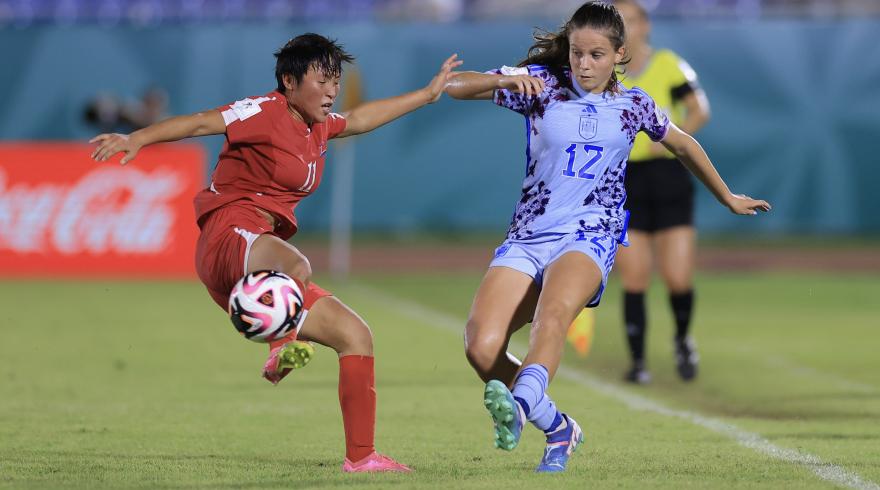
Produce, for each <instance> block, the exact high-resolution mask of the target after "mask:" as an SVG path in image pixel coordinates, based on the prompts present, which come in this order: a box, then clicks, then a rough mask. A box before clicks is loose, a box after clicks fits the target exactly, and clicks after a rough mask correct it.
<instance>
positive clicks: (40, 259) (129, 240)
mask: <svg viewBox="0 0 880 490" xmlns="http://www.w3.org/2000/svg"><path fill="white" fill-rule="evenodd" d="M92 150H93V146H91V145H87V144H78V143H45V142H26V143H2V144H0V277H76V278H87V277H113V278H183V277H187V278H188V277H194V276H195V266H194V264H193V257H194V254H195V242H196V238H197V236H198V227H197V226H196V224H195V215H194V212H193V207H192V198H193V196H194V195H195V194H196V192H198V191H199V189H201V188H202V187H203V186H204V178H205V157H204V151H203V150H202V148H201V146H198V145H192V144H168V145H159V146H152V147H147V148H144V149H142V150H141V151H140V152H139V153H138V155H137V158H136V159H135V160H134V161H133V162H130V163H129V164H128V165H126V166H124V167H123V166H121V165H119V160H120V157H119V156H117V157H115V158H114V159H113V160H112V161H109V162H103V163H97V162H95V161H93V160H92V159H91V158H90V156H91V152H92Z"/></svg>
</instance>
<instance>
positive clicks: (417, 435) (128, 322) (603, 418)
mask: <svg viewBox="0 0 880 490" xmlns="http://www.w3.org/2000/svg"><path fill="white" fill-rule="evenodd" d="M319 279H320V278H319ZM478 281H479V275H477V274H409V275H403V274H400V275H362V276H358V277H356V278H355V279H354V280H353V281H352V282H349V283H346V284H334V283H332V282H321V284H322V285H325V286H326V287H328V288H330V289H332V290H333V291H334V292H335V293H336V294H337V295H338V296H340V297H341V298H342V299H343V300H344V301H345V302H346V303H348V304H349V305H351V306H352V307H353V308H354V309H355V310H356V311H358V312H359V313H360V314H361V315H362V316H363V317H364V318H365V319H366V320H367V321H368V323H370V325H371V327H372V329H373V331H374V334H375V346H376V356H377V388H378V394H379V407H378V411H379V415H378V424H377V446H378V448H379V450H380V451H383V452H385V453H387V454H389V455H391V456H393V457H395V458H397V459H399V460H400V461H402V462H405V463H407V464H410V465H411V466H413V467H414V469H415V472H414V473H413V474H410V475H344V474H342V473H341V471H340V465H341V463H342V456H343V452H344V445H343V437H342V424H341V417H340V413H339V408H338V402H337V388H336V377H337V362H336V359H335V355H334V353H333V352H332V351H330V350H328V349H325V348H319V349H318V351H317V355H316V358H315V359H314V360H313V362H312V363H311V364H310V365H309V366H308V367H306V368H305V369H303V370H302V371H297V372H294V373H293V374H292V375H291V376H289V377H288V378H287V379H286V380H284V381H283V382H282V383H281V384H280V385H279V386H278V387H272V386H271V385H270V384H269V383H267V382H265V381H263V380H262V379H261V378H260V377H259V372H260V368H261V366H262V363H263V360H264V357H265V352H266V350H265V347H264V346H260V345H256V344H252V343H250V342H247V341H245V340H244V339H242V338H240V337H239V336H238V334H236V333H235V332H234V330H233V327H232V326H231V324H230V323H229V321H228V320H227V319H226V318H225V315H224V313H223V312H222V311H220V310H219V309H218V308H216V306H214V305H213V303H212V302H211V301H210V299H209V298H208V296H207V293H206V292H204V291H203V289H202V286H201V285H200V284H198V283H195V282H99V281H94V282H67V281H27V282H21V281H15V282H13V281H3V282H0V295H2V298H3V300H2V304H3V305H4V308H3V309H2V313H0V319H2V326H0V359H2V364H0V488H53V489H54V488H205V489H215V488H255V489H256V488H335V487H367V488H449V487H453V488H493V489H501V488H511V489H513V488H533V489H535V488H670V489H672V488H675V489H678V488H835V484H834V483H831V482H829V481H828V480H824V479H822V478H821V477H820V476H819V475H818V474H817V471H816V470H815V468H812V467H811V466H810V465H809V463H804V462H803V461H801V462H797V461H791V459H792V458H790V457H789V458H788V459H786V457H782V458H779V457H777V458H774V457H772V456H771V455H768V454H767V453H765V452H762V451H761V450H758V449H755V448H754V447H750V446H749V445H748V444H743V443H741V442H738V441H737V439H736V434H742V433H748V434H757V435H759V436H760V437H762V438H763V439H764V440H765V441H766V442H767V443H768V444H770V445H772V446H773V447H776V448H780V449H781V450H793V451H796V453H795V454H801V455H811V456H814V457H816V458H819V459H820V460H821V461H822V462H823V463H825V464H826V465H825V466H823V467H820V468H819V472H821V469H822V468H825V467H827V468H831V469H834V468H836V469H839V470H841V471H843V472H844V473H845V474H846V475H850V476H852V475H856V476H857V478H858V479H857V480H852V481H850V486H851V487H854V488H876V482H880V422H878V421H880V374H878V373H880V361H878V359H880V356H878V346H880V314H878V313H880V307H878V306H877V304H878V301H877V298H878V297H880V281H878V279H877V278H876V277H874V276H868V275H832V274H819V273H814V274H794V273H785V274H783V273H774V274H758V273H749V274H745V273H743V274H714V273H713V274H703V275H701V276H700V277H699V278H698V284H697V286H698V290H697V291H698V298H697V301H698V303H697V311H696V315H695V333H696V338H697V340H698V343H699V347H700V353H701V355H702V362H701V373H700V379H699V380H698V381H697V382H696V383H694V384H690V385H685V384H682V383H681V382H679V381H678V379H677V377H676V375H675V373H674V364H673V359H672V352H671V342H670V337H671V332H672V327H671V316H670V313H669V310H668V307H667V306H666V300H665V297H664V292H663V291H662V289H661V288H659V287H656V288H654V289H653V290H652V291H651V293H650V296H649V300H650V303H649V322H650V326H649V336H648V343H649V368H650V369H651V371H652V374H653V375H654V382H653V383H652V384H651V385H650V386H646V387H635V388H634V387H628V386H624V385H623V384H621V383H619V381H618V380H619V379H620V377H621V375H622V373H623V370H624V368H625V367H626V355H625V347H624V337H623V332H622V327H621V325H620V303H619V296H620V294H619V289H618V288H617V286H618V283H617V281H616V280H613V281H612V284H611V288H610V290H609V291H608V292H607V293H606V296H605V299H604V300H603V304H602V305H601V306H600V307H599V309H598V310H597V329H596V337H595V343H594V346H593V349H592V352H591V354H590V356H589V357H588V358H586V359H579V358H577V356H575V355H574V352H573V351H572V350H570V349H568V350H567V352H566V358H565V360H564V365H565V366H566V367H567V368H569V370H568V371H566V373H567V375H566V376H562V375H560V376H558V377H557V379H556V380H554V382H553V384H552V385H551V388H550V394H551V395H552V396H553V397H554V399H555V400H556V402H557V404H558V405H559V407H560V408H562V409H563V410H565V411H566V412H568V413H570V414H571V415H573V416H574V417H575V418H576V419H577V420H578V421H579V422H580V424H581V425H582V426H583V428H584V430H585V432H586V443H585V444H584V446H583V447H582V449H581V450H579V451H578V453H576V454H575V455H574V456H573V458H572V460H571V462H570V463H569V471H568V472H567V473H566V474H563V475H536V474H534V473H533V472H532V471H533V468H534V466H535V465H536V464H537V462H538V459H539V458H540V454H541V450H542V438H541V437H540V435H539V434H538V432H537V431H536V430H534V429H533V428H526V432H525V433H524V437H523V442H522V443H521V445H520V446H519V447H518V448H517V449H516V450H515V451H513V452H511V453H506V452H503V451H499V450H496V449H494V448H493V446H492V428H491V427H492V425H491V421H490V419H489V417H488V415H487V414H486V412H485V410H484V408H483V407H482V403H481V400H482V384H481V383H480V382H479V380H478V379H477V378H476V376H475V375H474V374H473V373H472V371H471V370H470V368H469V366H468V365H467V362H466V361H465V358H464V354H463V351H462V342H461V334H460V331H461V328H462V327H463V323H464V318H465V317H466V315H467V310H468V308H469V306H470V301H471V298H472V295H473V292H474V290H475V288H476V285H477V284H478ZM319 282H320V281H319ZM526 339H527V336H526V335H525V334H524V332H523V333H521V334H518V335H517V337H516V338H515V340H516V342H517V344H518V346H522V345H523V344H524V342H525V341H526ZM584 380H587V381H584ZM597 383H598V384H599V385H601V386H605V387H610V389H609V390H602V389H596V388H595V386H596V384H597ZM621 394H622V395H621ZM629 394H634V395H637V397H638V400H642V401H646V400H647V401H648V402H650V403H649V404H647V405H644V406H633V405H632V404H628V403H626V400H625V398H626V396H628V395H629ZM652 407H653V408H652ZM656 407H665V409H669V410H671V411H675V413H678V414H681V413H685V414H687V416H685V417H681V416H670V414H669V413H668V412H664V411H663V410H662V409H657V408H656ZM700 417H703V419H700ZM698 419H699V420H704V419H711V420H713V421H720V422H722V423H725V424H732V426H734V427H735V429H733V432H727V433H725V432H724V430H711V429H709V428H707V427H706V426H703V425H700V424H699V423H695V420H698ZM737 431H738V432H737ZM731 434H733V435H731ZM786 454H788V453H786ZM859 485H861V486H859Z"/></svg>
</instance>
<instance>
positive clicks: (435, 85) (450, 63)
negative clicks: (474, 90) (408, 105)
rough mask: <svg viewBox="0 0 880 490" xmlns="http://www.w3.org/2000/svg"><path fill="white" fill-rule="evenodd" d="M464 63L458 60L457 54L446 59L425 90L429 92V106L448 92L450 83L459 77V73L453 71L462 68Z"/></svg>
mask: <svg viewBox="0 0 880 490" xmlns="http://www.w3.org/2000/svg"><path fill="white" fill-rule="evenodd" d="M462 63H464V62H463V61H461V60H459V59H458V55H457V54H454V55H452V56H450V57H449V58H446V61H444V62H443V64H442V65H441V66H440V71H439V72H437V75H435V76H434V78H433V79H431V83H429V84H428V86H427V87H425V90H427V92H428V103H429V104H433V103H434V102H437V101H438V100H439V99H440V96H441V95H443V92H445V91H446V87H447V86H448V85H449V81H450V80H452V79H453V78H455V77H456V76H458V72H454V71H452V70H453V69H454V68H457V67H459V66H461V64H462Z"/></svg>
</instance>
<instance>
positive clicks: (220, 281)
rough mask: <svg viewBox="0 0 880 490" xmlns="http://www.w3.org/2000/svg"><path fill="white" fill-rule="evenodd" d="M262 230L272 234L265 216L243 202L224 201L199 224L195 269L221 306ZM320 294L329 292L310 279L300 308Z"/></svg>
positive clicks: (307, 305)
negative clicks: (224, 203)
mask: <svg viewBox="0 0 880 490" xmlns="http://www.w3.org/2000/svg"><path fill="white" fill-rule="evenodd" d="M263 233H269V234H272V235H275V233H274V232H273V231H272V226H271V225H270V224H269V222H268V221H266V218H265V217H264V216H262V215H261V214H260V213H259V211H257V210H256V208H254V207H253V206H250V205H247V204H239V203H232V204H227V205H226V206H223V207H221V208H219V209H217V210H215V211H212V212H211V214H210V215H208V218H207V219H206V220H205V221H204V223H203V224H202V233H201V235H199V241H198V242H197V243H196V272H198V274H199V279H201V280H202V283H203V284H204V285H205V287H207V288H208V293H209V294H210V295H211V298H213V299H214V302H216V303H217V304H218V305H219V306H220V308H223V310H226V309H228V307H229V293H230V292H231V291H232V287H233V286H235V283H237V282H238V281H239V279H241V278H242V277H243V276H244V271H245V264H246V263H247V259H248V254H249V253H250V250H251V245H253V243H254V241H255V240H256V239H257V238H258V237H259V236H260V235H262V234H263ZM276 236H277V235H276ZM324 296H331V293H330V292H328V291H326V290H325V289H323V288H321V287H320V286H318V285H317V284H315V283H313V282H310V283H309V286H308V287H307V288H306V291H304V294H303V308H304V309H305V310H308V309H309V308H311V307H312V305H313V304H315V301H317V300H318V298H322V297H324Z"/></svg>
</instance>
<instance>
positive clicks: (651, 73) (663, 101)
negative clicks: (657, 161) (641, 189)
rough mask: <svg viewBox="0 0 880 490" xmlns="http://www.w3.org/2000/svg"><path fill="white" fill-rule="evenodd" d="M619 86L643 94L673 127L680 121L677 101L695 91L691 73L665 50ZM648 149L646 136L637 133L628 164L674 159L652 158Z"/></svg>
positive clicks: (681, 112) (681, 110) (694, 76)
mask: <svg viewBox="0 0 880 490" xmlns="http://www.w3.org/2000/svg"><path fill="white" fill-rule="evenodd" d="M623 84H624V85H625V86H627V87H639V88H641V89H642V90H644V91H645V92H647V93H648V95H650V96H651V98H653V99H654V102H655V103H656V104H657V107H659V108H660V109H662V110H663V112H665V113H666V115H668V116H669V119H670V120H671V121H672V122H673V123H675V124H680V123H681V121H682V120H683V119H684V104H682V103H681V99H682V98H683V97H684V96H686V95H687V94H689V93H691V92H693V91H695V90H697V89H698V88H699V84H698V83H697V74H696V73H695V72H694V70H693V69H692V68H691V67H690V65H688V64H687V62H686V61H684V60H683V59H681V58H679V57H678V55H677V54H675V53H673V52H672V51H670V50H668V49H660V50H657V51H655V52H654V54H653V56H651V59H650V60H648V64H647V65H646V66H645V69H644V70H642V73H640V74H639V75H638V76H628V75H626V76H625V77H624V79H623ZM650 148H651V140H650V139H649V138H648V136H647V135H645V134H643V133H639V134H638V135H637V136H636V141H635V144H633V148H632V151H630V154H629V161H630V162H631V163H632V162H635V163H638V162H640V161H644V160H650V159H652V158H674V157H673V156H672V153H669V152H668V151H666V150H664V151H663V154H662V155H652V154H651V151H650Z"/></svg>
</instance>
